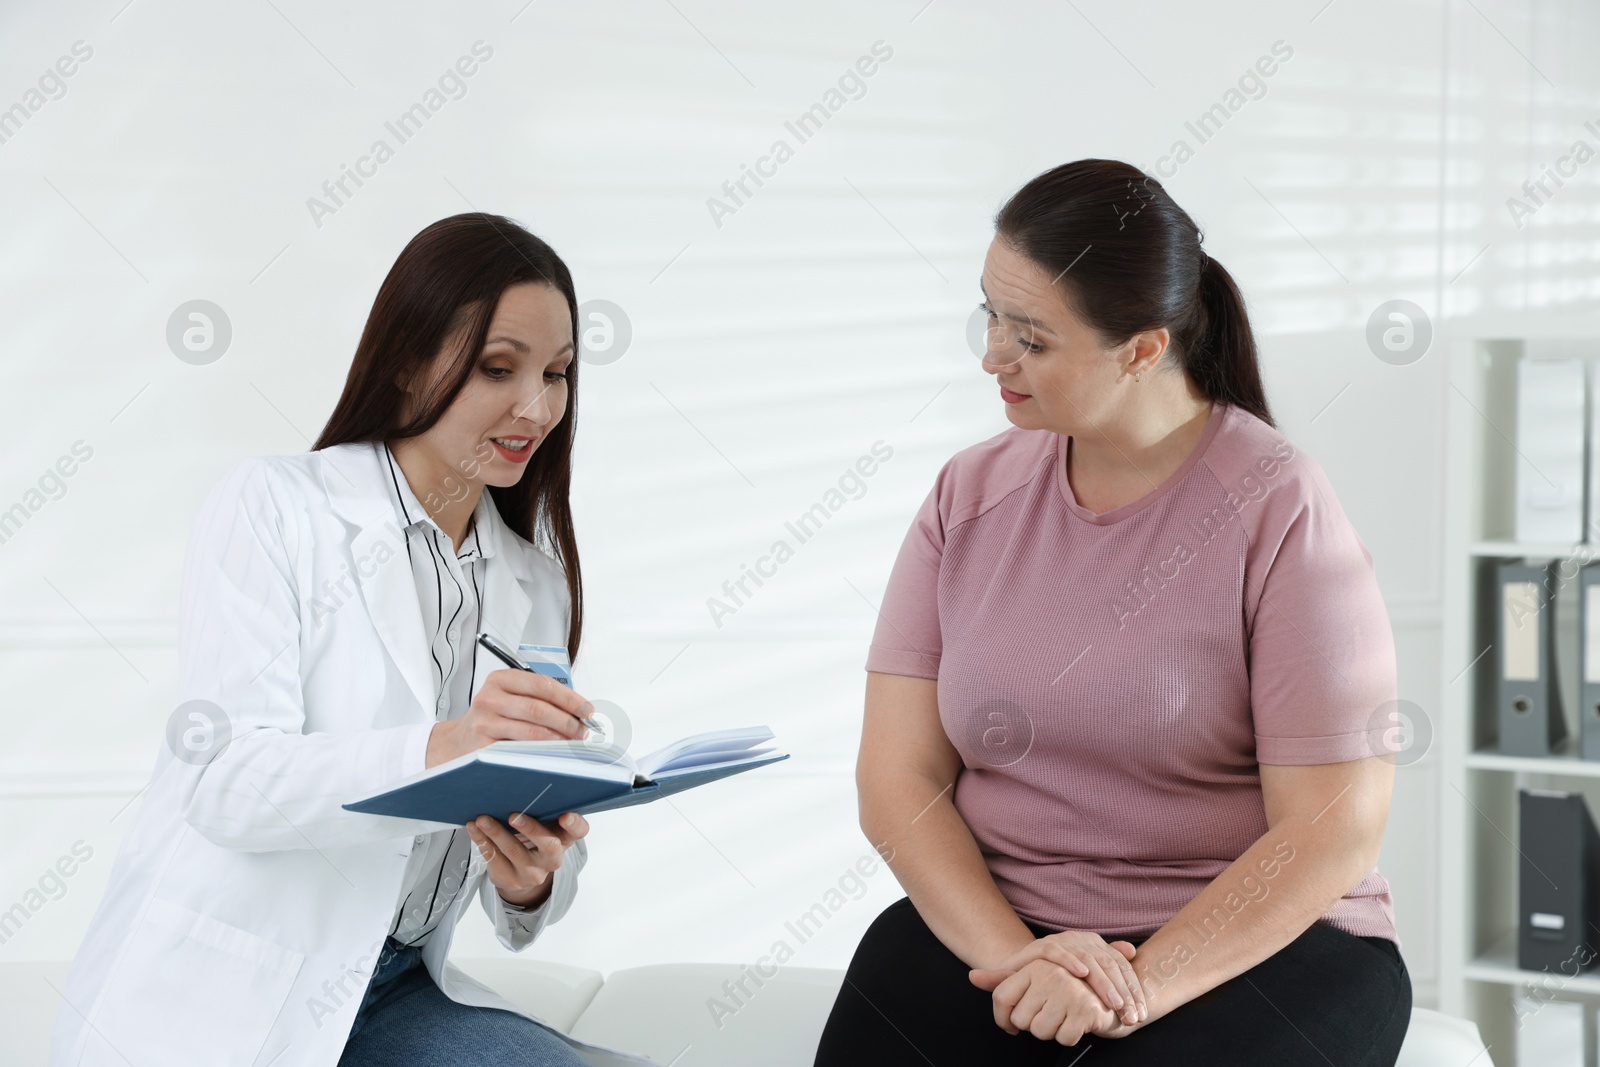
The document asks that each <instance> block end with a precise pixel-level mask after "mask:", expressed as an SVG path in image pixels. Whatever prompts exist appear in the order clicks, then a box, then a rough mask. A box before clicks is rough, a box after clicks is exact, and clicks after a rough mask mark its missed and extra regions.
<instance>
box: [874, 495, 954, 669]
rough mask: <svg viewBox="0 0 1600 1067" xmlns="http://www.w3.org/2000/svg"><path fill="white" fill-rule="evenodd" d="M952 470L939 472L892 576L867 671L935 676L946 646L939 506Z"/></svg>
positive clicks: (880, 609) (907, 534) (884, 597)
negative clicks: (942, 627)
mask: <svg viewBox="0 0 1600 1067" xmlns="http://www.w3.org/2000/svg"><path fill="white" fill-rule="evenodd" d="M948 473H949V467H948V466H946V468H945V470H944V471H941V472H940V475H939V478H938V479H937V480H936V481H935V482H934V486H933V489H932V490H931V491H930V492H929V493H928V496H927V499H925V500H924V501H923V502H922V507H920V508H918V509H917V515H916V518H915V519H913V520H912V521H911V529H910V530H908V531H906V536H905V540H904V541H902V542H901V544H900V554H899V555H898V556H897V557H895V561H894V569H893V570H891V571H890V572H889V585H888V588H887V589H886V590H885V591H884V594H883V606H882V607H881V608H879V609H878V623H877V628H876V629H875V630H874V631H873V633H872V646H871V648H870V649H868V651H867V670H869V671H877V672H880V673H883V674H907V675H911V676H913V677H916V678H937V677H938V676H939V656H940V654H941V652H942V650H943V644H942V641H941V639H940V636H939V561H940V559H941V558H942V557H943V555H944V534H945V517H944V514H943V512H942V509H941V508H940V503H939V502H940V498H941V493H942V491H943V490H944V489H945V488H946V475H947V474H948Z"/></svg>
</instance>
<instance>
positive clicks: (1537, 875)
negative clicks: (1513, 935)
mask: <svg viewBox="0 0 1600 1067" xmlns="http://www.w3.org/2000/svg"><path fill="white" fill-rule="evenodd" d="M1517 808H1518V812H1517V825H1518V837H1519V841H1518V844H1517V850H1518V851H1519V852H1520V853H1521V854H1522V860H1521V865H1520V867H1519V868H1518V871H1517V966H1518V967H1520V968H1522V969H1523V970H1525V971H1549V972H1550V973H1551V974H1552V975H1560V974H1565V975H1566V976H1567V977H1571V976H1573V975H1575V974H1577V973H1578V972H1580V971H1583V970H1585V969H1588V968H1590V967H1592V966H1593V965H1594V963H1595V958H1596V955H1597V954H1600V952H1597V949H1596V947H1595V946H1596V943H1597V941H1600V933H1597V932H1596V931H1597V927H1600V913H1597V911H1596V907H1595V905H1596V903H1597V902H1600V835H1597V834H1596V833H1595V827H1594V820H1593V819H1592V818H1590V816H1589V806H1588V805H1587V804H1585V803H1584V802H1583V795H1582V794H1580V793H1564V792H1558V791H1555V790H1549V789H1522V790H1519V791H1518V797H1517Z"/></svg>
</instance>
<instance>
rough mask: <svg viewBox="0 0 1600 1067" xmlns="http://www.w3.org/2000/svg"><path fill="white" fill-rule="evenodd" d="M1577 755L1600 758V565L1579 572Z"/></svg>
mask: <svg viewBox="0 0 1600 1067" xmlns="http://www.w3.org/2000/svg"><path fill="white" fill-rule="evenodd" d="M1578 739H1579V740H1578V754H1579V755H1580V756H1582V757H1583V758H1584V759H1600V563H1586V564H1584V565H1583V566H1582V567H1580V568H1579V569H1578Z"/></svg>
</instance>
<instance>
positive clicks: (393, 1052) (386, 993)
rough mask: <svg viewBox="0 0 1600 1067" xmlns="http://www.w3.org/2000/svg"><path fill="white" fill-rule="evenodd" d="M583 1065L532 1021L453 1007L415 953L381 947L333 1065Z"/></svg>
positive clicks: (393, 944)
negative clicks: (353, 1021)
mask: <svg viewBox="0 0 1600 1067" xmlns="http://www.w3.org/2000/svg"><path fill="white" fill-rule="evenodd" d="M400 1065H404V1067H588V1061H586V1060H584V1059H583V1057H581V1056H579V1055H578V1053H577V1052H575V1051H574V1050H573V1048H572V1046H570V1045H568V1044H567V1043H566V1042H565V1041H563V1040H561V1038H560V1037H558V1036H557V1035H556V1034H555V1032H554V1031H552V1030H548V1029H546V1028H545V1027H543V1026H540V1025H539V1024H538V1023H536V1022H534V1021H533V1020H532V1019H528V1018H525V1017H523V1016H521V1015H517V1014H516V1013H514V1012H509V1011H503V1010H501V1009H499V1008H479V1007H475V1006H473V1005H470V1004H457V1003H456V1002H455V1001H453V1000H451V999H450V998H449V997H447V996H445V995H444V992H443V991H442V990H441V989H440V988H439V987H438V985H436V984H435V983H434V980H433V976H432V975H430V974H429V973H428V968H427V967H425V966H424V965H423V963H422V950H421V949H420V948H407V947H405V946H404V945H401V944H400V942H398V941H396V940H395V939H394V938H392V937H391V938H389V939H388V940H386V941H385V942H384V944H383V951H382V952H381V953H379V955H378V965H377V966H376V967H374V968H373V971H372V981H371V982H369V983H368V985H367V993H366V996H365V997H363V998H362V1000H361V1007H360V1008H359V1009H358V1010H357V1011H356V1021H355V1023H354V1024H353V1025H352V1026H351V1027H350V1037H349V1039H348V1040H347V1041H346V1042H345V1046H344V1055H342V1056H340V1057H339V1067H400Z"/></svg>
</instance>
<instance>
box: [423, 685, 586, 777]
mask: <svg viewBox="0 0 1600 1067" xmlns="http://www.w3.org/2000/svg"><path fill="white" fill-rule="evenodd" d="M591 708H592V705H591V704H590V702H589V701H587V700H585V699H584V698H583V697H581V696H579V695H578V694H577V692H575V691H574V690H572V689H570V688H569V687H567V686H564V685H562V684H561V683H560V682H558V681H556V680H555V679H554V678H550V677H547V676H546V675H543V674H539V673H537V672H534V671H520V670H512V669H510V668H506V669H505V670H498V671H491V672H490V673H489V674H488V676H487V677H485V678H484V680H483V685H482V687H481V688H479V690H478V695H477V696H475V697H473V699H472V706H471V707H469V708H468V709H467V713H466V714H465V715H463V716H461V717H460V718H459V719H446V720H444V721H442V722H437V723H435V724H434V726H433V732H432V733H431V734H429V735H428V754H427V762H426V765H427V766H428V767H434V766H437V765H438V764H441V763H446V762H448V761H450V760H453V759H456V758H457V757H459V756H465V755H467V754H468V753H469V752H476V751H477V750H478V749H480V748H482V747H483V746H485V745H488V744H492V743H493V742H495V741H581V740H583V739H584V738H585V737H587V736H588V735H589V728H588V727H587V726H585V725H584V724H583V722H582V721H581V720H582V718H583V717H584V716H585V715H587V714H589V712H590V710H591Z"/></svg>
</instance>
